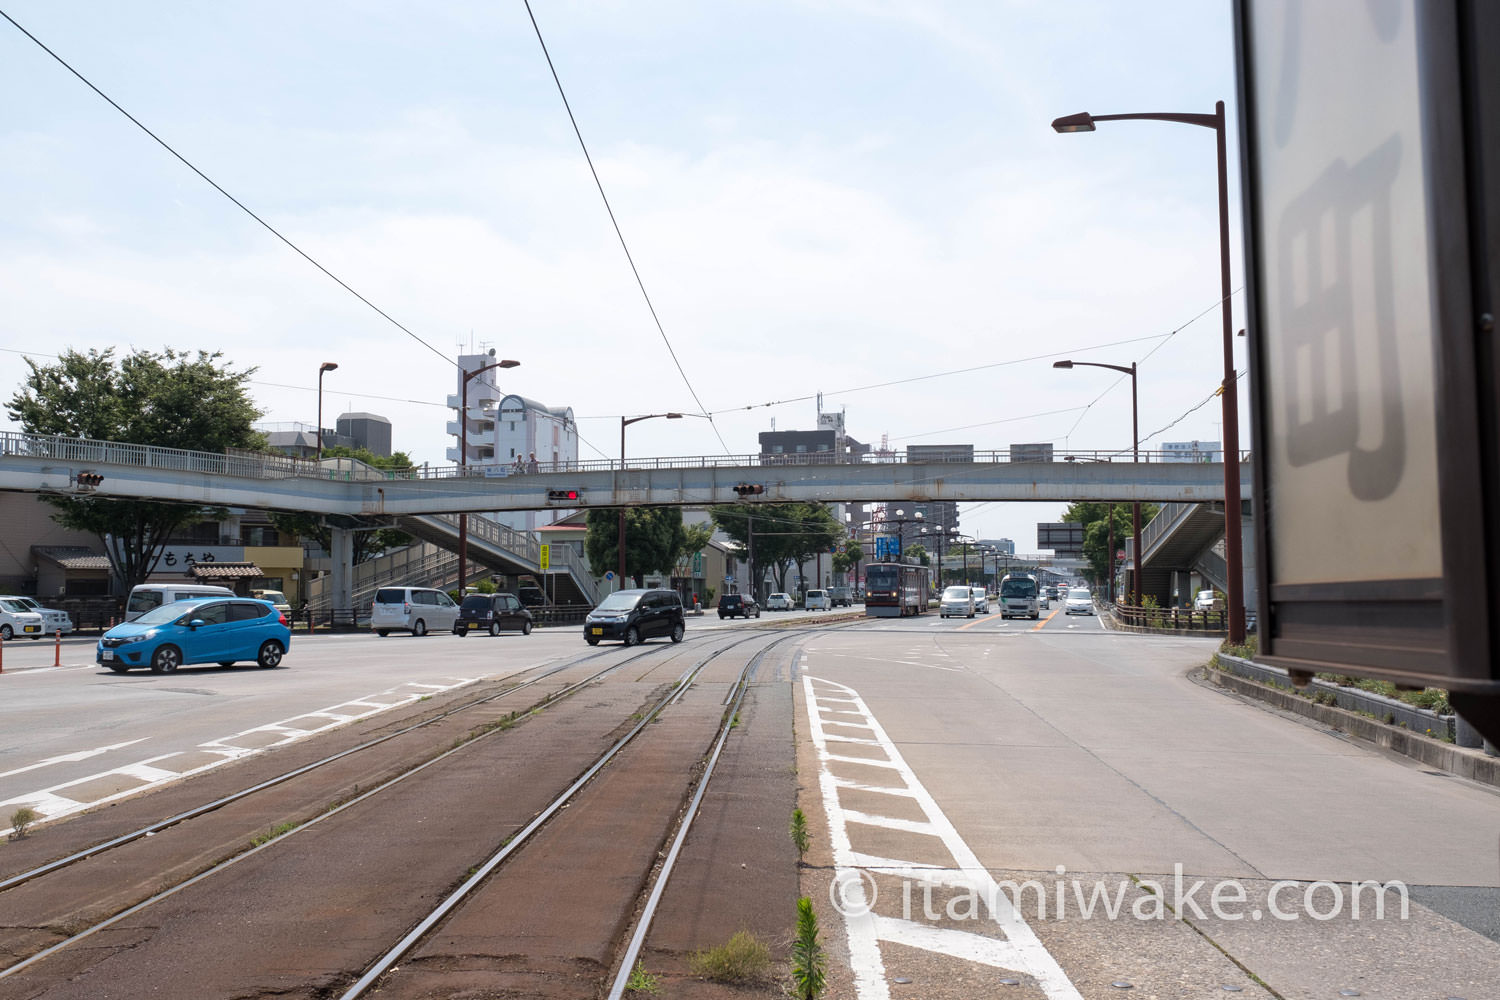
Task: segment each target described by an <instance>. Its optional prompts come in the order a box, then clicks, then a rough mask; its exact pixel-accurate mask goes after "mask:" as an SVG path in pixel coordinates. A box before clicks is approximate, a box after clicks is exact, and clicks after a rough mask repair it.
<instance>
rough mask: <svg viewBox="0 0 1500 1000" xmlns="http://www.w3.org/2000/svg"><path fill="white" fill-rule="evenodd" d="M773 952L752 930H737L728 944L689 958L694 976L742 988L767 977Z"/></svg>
mask: <svg viewBox="0 0 1500 1000" xmlns="http://www.w3.org/2000/svg"><path fill="white" fill-rule="evenodd" d="M770 967H771V949H770V948H769V947H767V946H766V944H765V942H763V941H761V940H760V939H759V938H757V937H756V936H755V935H754V934H751V933H750V932H749V931H736V932H735V934H734V936H733V937H731V938H730V939H729V940H728V941H726V942H725V943H724V944H721V945H719V946H718V947H715V948H706V949H704V950H703V951H695V952H693V953H692V954H691V955H689V956H688V969H689V970H691V971H692V973H693V975H695V976H701V977H702V978H704V979H707V980H709V981H711V982H715V983H729V984H731V985H742V984H746V983H754V982H759V981H760V980H763V979H765V978H766V970H767V969H769V968H770Z"/></svg>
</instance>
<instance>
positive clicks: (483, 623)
mask: <svg viewBox="0 0 1500 1000" xmlns="http://www.w3.org/2000/svg"><path fill="white" fill-rule="evenodd" d="M531 624H532V618H531V612H530V611H529V610H527V609H526V608H524V607H522V606H521V601H520V599H519V598H518V597H516V595H515V594H470V595H469V596H468V597H465V598H464V602H463V603H462V604H460V605H459V606H458V621H456V622H454V623H453V632H454V634H455V635H468V634H469V631H470V630H471V629H476V630H482V631H486V632H489V634H490V635H498V634H500V632H501V631H517V632H520V633H521V634H522V635H530V634H531Z"/></svg>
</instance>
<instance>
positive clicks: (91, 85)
mask: <svg viewBox="0 0 1500 1000" xmlns="http://www.w3.org/2000/svg"><path fill="white" fill-rule="evenodd" d="M0 17H3V18H5V19H6V20H7V21H9V22H10V23H11V24H12V25H14V26H15V29H16V30H17V31H19V32H20V33H21V34H23V35H25V36H26V37H27V38H29V39H31V40H32V41H33V42H35V43H36V44H37V46H38V47H40V48H41V50H42V51H43V52H45V53H47V54H48V55H49V56H51V57H52V58H53V59H55V60H57V62H58V64H59V65H61V66H62V67H63V69H66V70H67V71H68V72H69V73H72V74H73V75H74V76H76V77H77V78H78V79H79V80H81V81H83V84H84V86H86V87H88V88H89V89H90V90H92V91H93V92H94V93H96V94H98V95H99V96H100V97H102V98H103V99H104V100H105V101H107V102H108V103H109V106H110V107H112V108H114V109H115V110H116V111H118V112H120V114H122V115H124V116H125V117H126V118H128V119H129V120H130V122H131V124H133V125H134V126H135V127H136V128H138V129H140V130H141V131H142V132H144V133H146V134H147V135H149V136H150V137H151V138H152V139H153V140H154V141H155V142H156V144H157V145H159V146H161V148H162V149H165V150H166V151H167V152H169V153H171V154H172V155H173V156H174V157H176V158H177V160H178V161H179V162H181V163H182V165H183V166H185V167H187V168H188V169H189V170H191V171H192V172H193V173H195V174H197V175H198V176H199V177H201V178H202V179H203V180H204V181H205V182H207V183H208V185H209V186H210V187H212V188H213V189H214V190H215V191H217V192H219V193H220V194H222V195H223V196H224V197H225V198H228V199H229V200H230V201H231V202H233V203H234V205H235V207H236V208H238V209H239V210H240V211H242V212H244V213H245V214H246V215H248V216H250V218H252V219H254V220H255V221H256V222H258V223H260V225H261V226H262V227H263V228H264V229H265V230H266V232H268V233H270V234H271V235H272V236H274V237H276V238H277V239H278V240H280V241H281V242H283V243H285V244H286V245H287V246H288V247H290V248H291V249H292V250H294V251H296V253H297V255H298V256H300V257H301V258H302V259H303V260H305V261H307V262H308V263H309V264H311V265H312V266H313V267H315V268H317V269H318V270H319V271H322V272H323V273H324V274H325V275H327V276H328V277H329V278H332V279H333V280H334V281H335V282H337V283H338V285H339V287H340V288H342V289H344V291H346V292H348V293H349V294H350V295H352V296H354V297H355V298H356V299H359V301H361V302H363V303H364V304H365V305H367V306H369V307H370V308H371V309H373V310H375V312H377V313H379V314H380V316H381V317H382V318H384V319H385V320H386V321H387V322H388V323H390V324H391V325H392V326H394V327H395V328H396V329H398V330H400V331H401V332H402V333H404V334H406V335H407V336H408V337H410V338H411V339H412V340H415V341H416V342H417V343H419V344H421V345H422V346H423V347H425V348H427V349H428V350H429V351H431V352H432V353H433V354H436V355H437V356H438V357H440V358H442V359H443V361H445V362H446V363H448V364H450V365H451V364H454V361H453V359H452V358H450V357H448V356H447V355H446V354H444V353H443V352H442V351H440V350H438V349H437V348H436V347H433V346H432V345H431V344H429V343H428V342H427V341H425V340H423V339H422V338H421V337H419V336H417V335H416V334H415V333H413V332H412V331H411V330H409V329H407V327H406V326H404V325H403V324H402V323H400V322H399V321H397V320H396V319H395V317H393V316H391V314H390V313H388V312H386V311H385V310H384V309H382V308H380V307H379V306H377V305H376V304H375V303H373V302H371V301H370V300H369V299H367V298H365V297H364V296H363V295H361V294H360V293H359V292H357V291H355V290H354V289H353V288H352V287H351V286H350V285H349V283H348V282H346V281H344V279H342V278H340V277H339V276H338V275H336V274H334V273H333V272H332V271H330V270H328V268H326V267H324V266H323V265H322V264H320V263H318V262H317V261H316V260H314V259H313V257H312V256H311V255H310V254H308V253H307V252H306V251H305V250H303V249H302V248H301V247H299V246H298V245H297V244H295V243H293V242H292V241H291V240H289V239H288V238H287V237H285V236H283V235H282V234H281V232H280V231H279V230H278V229H277V228H276V227H275V226H273V225H271V224H270V223H269V222H267V221H266V220H265V219H262V218H261V217H260V216H259V215H257V214H255V212H253V211H251V210H250V208H249V206H247V205H246V204H245V203H244V202H242V201H240V200H239V199H238V198H236V197H235V196H234V195H232V194H230V193H229V192H228V191H226V190H224V188H223V187H221V186H220V185H219V183H218V182H217V181H215V180H214V179H213V178H212V177H210V176H208V175H207V174H205V173H204V172H203V171H202V170H199V169H198V167H197V166H195V165H194V164H193V162H192V161H191V160H189V159H188V158H187V157H185V156H183V155H182V154H181V153H179V152H177V150H175V149H173V148H172V146H171V145H170V144H169V143H168V142H167V141H166V140H165V139H163V138H162V137H161V136H159V135H157V134H156V133H155V132H153V131H151V130H150V129H149V128H147V127H146V126H145V125H144V124H143V123H142V122H141V121H140V119H138V118H136V117H135V115H132V114H131V113H130V112H129V111H126V110H125V109H124V108H122V107H121V106H120V105H119V104H118V103H117V102H116V101H115V99H114V98H112V97H110V96H109V95H108V94H106V93H105V92H104V91H102V90H100V89H99V88H98V87H96V86H95V85H94V83H93V81H91V80H89V78H88V77H86V76H84V75H83V74H82V73H80V72H79V71H78V70H76V69H74V68H73V67H72V65H70V64H69V63H68V61H67V60H66V59H64V58H63V57H62V56H60V55H58V54H57V53H56V52H54V51H52V50H51V49H50V48H48V47H47V46H46V44H44V43H43V42H42V40H41V39H39V38H37V37H36V36H35V35H33V34H32V33H31V32H29V31H27V30H26V29H25V28H23V27H22V26H21V25H20V24H19V23H18V22H17V21H16V19H15V18H13V17H11V16H10V15H9V14H7V13H6V12H5V11H3V10H0Z"/></svg>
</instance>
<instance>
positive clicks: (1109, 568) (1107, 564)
mask: <svg viewBox="0 0 1500 1000" xmlns="http://www.w3.org/2000/svg"><path fill="white" fill-rule="evenodd" d="M1104 576H1105V580H1106V583H1105V588H1106V589H1105V594H1106V595H1107V596H1108V597H1109V603H1111V604H1113V603H1115V505H1114V504H1110V505H1109V551H1108V552H1107V553H1106V555H1105V559H1104Z"/></svg>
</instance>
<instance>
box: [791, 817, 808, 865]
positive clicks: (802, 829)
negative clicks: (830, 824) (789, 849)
mask: <svg viewBox="0 0 1500 1000" xmlns="http://www.w3.org/2000/svg"><path fill="white" fill-rule="evenodd" d="M791 834H792V844H793V845H794V846H795V847H796V848H797V860H799V861H800V860H802V859H803V858H804V857H806V856H807V849H808V848H809V847H811V846H812V837H811V836H809V835H808V832H807V814H806V813H804V812H803V811H802V810H801V809H793V810H792V824H791Z"/></svg>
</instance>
